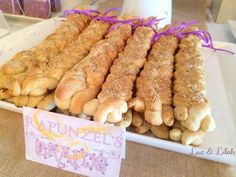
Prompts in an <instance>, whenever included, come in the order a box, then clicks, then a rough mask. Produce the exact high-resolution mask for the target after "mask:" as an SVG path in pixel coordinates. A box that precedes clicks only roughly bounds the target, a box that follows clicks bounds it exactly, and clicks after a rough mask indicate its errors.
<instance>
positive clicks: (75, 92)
mask: <svg viewBox="0 0 236 177" xmlns="http://www.w3.org/2000/svg"><path fill="white" fill-rule="evenodd" d="M131 33H132V30H131V26H130V25H128V24H124V25H120V26H119V27H118V28H117V29H115V30H112V31H111V32H110V33H109V34H108V35H107V36H106V39H104V40H102V41H99V42H97V43H96V44H95V46H93V48H92V49H91V51H90V53H89V55H88V56H87V57H86V58H84V59H83V60H82V62H81V63H79V64H77V65H75V66H74V67H73V68H72V69H71V70H70V71H69V72H67V73H66V74H65V76H64V77H63V78H62V80H61V82H60V83H59V85H58V86H57V88H56V91H55V101H56V104H57V106H58V107H59V108H61V109H69V110H70V112H71V113H72V114H79V113H81V112H82V109H83V105H84V104H85V103H87V102H88V101H90V100H91V99H93V98H95V97H96V96H97V94H98V92H99V90H100V88H101V86H102V83H103V82H104V79H105V77H106V75H107V73H108V71H109V68H110V66H111V64H112V62H113V60H114V59H115V58H116V57H117V55H118V53H119V52H120V51H122V50H123V48H124V45H125V41H126V40H127V38H128V37H129V36H131Z"/></svg>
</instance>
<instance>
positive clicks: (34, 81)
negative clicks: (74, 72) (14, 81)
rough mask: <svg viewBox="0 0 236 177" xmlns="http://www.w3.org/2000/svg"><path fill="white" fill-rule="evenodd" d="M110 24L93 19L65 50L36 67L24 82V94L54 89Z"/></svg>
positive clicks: (100, 37) (34, 94)
mask: <svg viewBox="0 0 236 177" xmlns="http://www.w3.org/2000/svg"><path fill="white" fill-rule="evenodd" d="M109 26H110V25H109V24H108V23H105V22H102V21H97V20H92V21H91V23H90V24H89V26H88V27H87V28H85V30H84V31H83V32H82V33H81V34H80V35H79V37H78V38H77V40H76V41H75V42H73V43H71V44H70V45H69V46H68V47H67V48H66V49H65V51H64V52H62V53H61V54H59V55H58V56H56V57H53V58H51V59H50V60H49V61H48V63H47V64H46V65H42V66H40V67H38V68H35V69H34V71H33V72H31V73H29V75H28V76H27V78H26V79H25V80H24V82H23V83H22V94H23V95H28V94H30V95H33V96H39V95H42V94H44V93H45V92H47V90H53V89H55V88H56V86H57V84H58V83H59V81H60V80H61V78H62V77H63V75H64V74H65V72H66V71H67V70H69V69H71V68H72V66H73V65H75V64H76V63H78V62H80V61H81V60H82V59H83V58H84V57H86V55H87V54H88V53H89V51H90V49H91V48H92V46H93V44H95V43H96V42H97V41H99V40H101V39H102V38H103V36H104V35H105V33H106V32H107V30H108V28H109Z"/></svg>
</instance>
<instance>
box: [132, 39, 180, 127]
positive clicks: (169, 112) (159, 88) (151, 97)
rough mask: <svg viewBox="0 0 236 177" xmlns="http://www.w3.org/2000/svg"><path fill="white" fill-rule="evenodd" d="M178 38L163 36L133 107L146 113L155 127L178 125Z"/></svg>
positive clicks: (144, 72) (139, 83)
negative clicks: (175, 84) (174, 85)
mask: <svg viewBox="0 0 236 177" xmlns="http://www.w3.org/2000/svg"><path fill="white" fill-rule="evenodd" d="M177 46H178V40H177V38H176V37H174V36H171V35H167V36H162V37H160V38H159V39H158V40H157V41H156V42H155V43H154V44H153V45H152V49H151V52H150V54H149V56H148V60H147V62H146V64H145V65H144V69H143V70H142V72H141V74H140V76H139V77H138V78H137V81H136V89H137V92H136V97H135V98H134V99H132V100H131V101H130V102H129V107H130V108H134V110H135V111H137V112H144V117H145V120H146V121H147V122H148V123H149V124H152V125H156V126H160V125H161V124H162V123H163V122H164V123H165V125H167V126H171V125H173V123H174V115H173V109H172V107H171V104H172V94H171V93H172V91H171V89H172V88H171V87H172V81H171V79H172V76H173V68H174V53H175V50H176V48H177Z"/></svg>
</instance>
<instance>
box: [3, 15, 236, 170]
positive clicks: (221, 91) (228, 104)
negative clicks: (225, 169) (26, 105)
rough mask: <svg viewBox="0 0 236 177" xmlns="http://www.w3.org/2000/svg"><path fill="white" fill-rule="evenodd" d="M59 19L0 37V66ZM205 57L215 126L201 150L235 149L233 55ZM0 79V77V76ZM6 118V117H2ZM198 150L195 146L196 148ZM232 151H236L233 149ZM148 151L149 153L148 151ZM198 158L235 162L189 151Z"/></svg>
mask: <svg viewBox="0 0 236 177" xmlns="http://www.w3.org/2000/svg"><path fill="white" fill-rule="evenodd" d="M62 20H63V19H60V18H55V19H49V20H46V21H42V22H39V23H37V24H34V25H32V26H30V27H27V28H25V29H22V30H20V31H17V32H15V33H12V34H10V35H8V36H6V37H4V38H2V39H0V66H1V65H2V64H3V63H5V62H6V61H7V60H9V59H10V58H11V57H12V56H13V55H14V54H15V53H17V52H18V51H21V50H24V49H29V48H31V47H33V46H35V45H37V44H38V43H40V42H41V41H42V40H43V39H44V38H45V37H46V36H47V35H49V34H50V33H52V32H53V31H54V30H55V28H56V27H57V26H58V25H59V24H60V23H61V21H62ZM215 46H216V47H220V48H225V49H228V50H231V51H234V52H235V53H236V45H234V44H230V43H220V42H215ZM202 54H203V56H204V58H205V71H206V84H207V85H206V86H207V95H208V98H209V100H210V102H211V107H212V114H213V116H214V118H215V120H216V124H217V127H216V130H215V131H214V132H211V133H208V134H207V135H206V137H205V138H204V143H203V144H202V145H201V146H200V148H201V149H203V150H204V151H205V152H207V151H206V150H207V149H208V148H212V149H213V151H214V152H215V151H216V150H217V148H221V147H222V148H223V147H224V148H225V147H228V149H229V148H233V150H234V152H235V151H236V138H235V135H236V109H235V107H236V92H235V91H236V82H235V81H236V79H235V77H236V69H235V68H236V55H231V54H227V53H224V52H214V51H212V50H209V49H202ZM0 79H1V78H0ZM0 108H3V109H7V110H10V111H14V112H19V113H21V112H22V109H21V108H17V107H16V106H14V105H13V104H10V103H6V102H3V101H0ZM6 119H7V117H6ZM126 138H127V140H128V141H133V142H137V143H141V144H145V145H149V146H154V147H158V148H163V149H167V150H170V151H175V152H179V153H184V154H188V155H193V154H191V152H192V150H193V149H192V148H193V147H192V146H184V145H182V144H179V143H175V142H170V141H165V140H160V139H157V138H153V137H151V136H148V135H138V134H135V133H131V132H127V137H126ZM197 150H199V149H197ZM195 152H196V149H194V153H195ZM235 153H236V152H235ZM149 155H151V154H149ZM193 156H196V157H200V158H205V159H209V160H214V161H219V162H223V163H228V164H231V165H235V166H236V154H234V155H233V154H231V155H209V154H208V155H207V154H205V155H204V154H202V155H200V154H199V155H193Z"/></svg>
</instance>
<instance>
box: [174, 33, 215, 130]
mask: <svg viewBox="0 0 236 177" xmlns="http://www.w3.org/2000/svg"><path fill="white" fill-rule="evenodd" d="M179 48H180V50H179V52H178V53H177V55H176V56H175V61H176V64H175V70H176V71H175V73H174V77H175V81H174V98H173V103H174V106H175V109H174V114H175V118H176V119H177V120H179V121H181V124H182V125H183V126H184V127H186V128H187V129H189V130H191V131H197V130H199V129H200V128H201V129H202V130H203V131H211V130H213V129H214V128H215V121H214V119H213V118H212V117H211V111H210V106H209V103H208V101H207V99H206V96H205V81H204V71H203V58H202V56H201V54H200V40H199V38H198V37H197V36H194V35H188V36H187V37H185V38H184V39H182V40H181V43H180V45H179Z"/></svg>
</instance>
